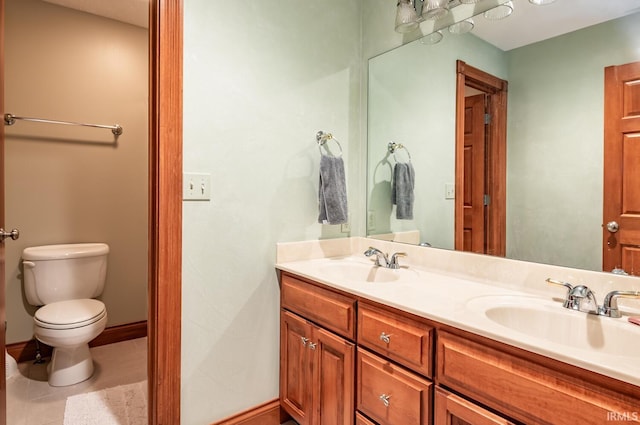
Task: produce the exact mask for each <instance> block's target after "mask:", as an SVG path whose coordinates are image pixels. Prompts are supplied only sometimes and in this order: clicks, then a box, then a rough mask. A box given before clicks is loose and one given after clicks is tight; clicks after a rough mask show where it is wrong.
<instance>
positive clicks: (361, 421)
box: [356, 412, 376, 425]
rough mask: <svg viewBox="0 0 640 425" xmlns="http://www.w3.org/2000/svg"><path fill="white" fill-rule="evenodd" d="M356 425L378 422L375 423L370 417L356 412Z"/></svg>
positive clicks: (371, 424) (370, 424) (369, 424)
mask: <svg viewBox="0 0 640 425" xmlns="http://www.w3.org/2000/svg"><path fill="white" fill-rule="evenodd" d="M356 425H376V424H374V423H373V422H371V421H370V420H369V419H367V418H365V417H364V416H362V415H361V414H360V413H358V412H356Z"/></svg>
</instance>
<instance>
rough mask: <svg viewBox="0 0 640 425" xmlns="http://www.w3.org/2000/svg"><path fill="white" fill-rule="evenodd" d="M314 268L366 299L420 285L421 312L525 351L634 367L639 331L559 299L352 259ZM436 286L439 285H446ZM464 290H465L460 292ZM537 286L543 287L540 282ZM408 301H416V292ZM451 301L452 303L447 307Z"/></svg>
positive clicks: (321, 263)
mask: <svg viewBox="0 0 640 425" xmlns="http://www.w3.org/2000/svg"><path fill="white" fill-rule="evenodd" d="M315 268H316V273H317V276H315V277H318V276H321V277H322V278H323V279H325V280H326V281H328V282H340V283H341V284H342V285H346V286H347V287H349V285H351V286H352V287H353V288H355V289H356V292H360V293H365V294H366V292H367V288H371V290H372V293H373V294H375V293H381V292H376V291H379V289H380V287H381V285H382V286H388V287H387V288H386V291H384V292H385V293H389V292H390V291H393V292H397V293H399V294H398V297H400V296H401V292H403V291H408V292H407V294H409V293H410V292H411V291H410V288H411V287H412V286H416V285H421V286H422V287H423V288H421V290H422V291H423V293H424V294H425V296H430V297H432V299H433V300H434V308H431V309H429V308H427V307H425V310H429V311H435V310H436V308H435V305H436V304H437V305H438V306H442V305H446V304H450V309H451V310H452V312H451V313H452V314H451V317H455V316H456V315H458V316H462V317H464V320H466V321H468V322H472V323H473V326H474V327H475V328H478V329H484V330H487V329H489V333H490V334H492V335H496V334H500V335H503V336H504V335H507V337H508V339H516V340H518V339H520V340H521V341H523V343H524V344H523V345H525V346H527V347H532V346H537V347H539V348H541V349H542V350H545V349H547V348H549V347H551V348H552V349H553V347H555V349H556V350H557V351H558V352H570V353H573V355H574V356H578V357H580V356H581V355H586V354H588V355H590V356H591V357H593V356H596V357H598V358H607V359H608V360H612V361H614V360H615V358H618V360H617V361H621V362H624V361H629V362H634V363H637V362H638V352H639V351H638V349H639V347H640V327H639V326H633V325H631V324H630V323H628V321H627V318H626V317H625V316H623V317H622V318H619V319H614V318H609V317H603V316H597V315H593V314H586V313H583V312H580V311H573V310H569V309H566V308H563V306H562V300H561V299H559V298H553V297H551V296H547V297H545V296H537V295H532V294H529V293H525V292H522V293H519V292H517V291H513V290H510V289H507V288H499V287H490V289H489V290H488V291H485V292H488V293H483V291H481V290H477V286H478V285H480V286H489V285H486V284H484V283H475V286H474V288H473V290H471V289H470V288H471V286H468V285H474V283H470V282H465V281H464V280H463V279H459V278H458V279H450V278H447V277H443V278H442V279H434V277H433V274H432V273H426V272H423V271H422V270H418V269H415V268H407V267H400V268H398V269H389V268H384V267H379V266H375V265H374V264H373V262H372V261H370V260H368V259H363V258H360V257H357V256H352V257H344V258H340V259H324V260H320V261H317V262H316V266H315ZM436 280H439V281H442V280H444V281H445V285H444V286H443V285H442V284H438V283H437V282H436ZM447 281H449V282H447ZM451 282H453V283H451ZM447 283H448V284H447ZM374 284H376V285H374ZM464 285H467V286H468V287H462V286H464ZM425 286H426V287H425ZM541 286H542V287H543V286H544V283H543V282H541ZM373 288H376V289H373ZM412 290H413V291H415V288H414V289H412ZM447 297H448V298H447ZM408 298H415V292H414V293H413V295H409V296H408ZM438 300H439V301H438ZM451 300H455V302H447V301H451ZM395 304H396V305H397V304H398V302H396V303H395ZM416 305H417V304H416ZM427 313H428V312H427ZM436 319H438V317H436ZM518 334H519V335H521V337H520V338H518V336H517V335H518ZM558 347H560V348H558ZM561 347H565V348H566V350H562V348H561ZM581 352H582V353H581ZM614 363H615V361H614Z"/></svg>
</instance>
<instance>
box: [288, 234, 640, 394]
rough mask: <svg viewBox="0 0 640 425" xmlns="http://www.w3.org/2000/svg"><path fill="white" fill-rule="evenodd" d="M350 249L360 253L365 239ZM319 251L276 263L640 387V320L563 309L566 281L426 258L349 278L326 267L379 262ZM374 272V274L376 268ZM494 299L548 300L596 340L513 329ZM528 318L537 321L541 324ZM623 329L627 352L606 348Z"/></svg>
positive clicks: (553, 309) (548, 304) (547, 305)
mask: <svg viewBox="0 0 640 425" xmlns="http://www.w3.org/2000/svg"><path fill="white" fill-rule="evenodd" d="M366 243H367V244H368V243H369V242H368V241H367V242H366ZM347 250H349V249H347ZM351 250H352V251H356V252H358V250H361V246H356V247H355V249H351ZM325 251H326V250H325ZM338 251H340V250H338ZM336 252H337V251H335V250H332V252H331V254H336ZM361 252H364V250H362V251H361ZM423 252H425V251H423ZM342 253H343V254H344V252H342ZM325 254H326V252H325ZM454 255H455V253H454ZM310 257H314V256H313V255H311V256H310ZM315 257H316V258H311V259H297V260H295V261H291V257H288V256H286V255H279V260H280V259H284V260H286V261H280V262H278V263H277V264H276V267H277V268H278V269H280V270H283V271H287V272H290V273H293V274H296V275H298V276H302V277H306V278H308V279H311V280H314V281H317V282H320V283H323V284H325V285H327V286H329V287H333V288H336V289H340V290H342V291H346V292H349V293H351V294H354V295H357V296H360V297H363V298H366V299H369V300H372V301H376V302H379V303H383V304H386V305H389V306H391V307H395V308H397V309H400V310H403V311H406V312H409V313H413V314H415V315H417V316H420V317H424V318H426V319H430V320H433V321H436V322H440V323H443V324H446V325H450V326H453V327H456V328H459V329H462V330H465V331H469V332H472V333H474V334H477V335H481V336H484V337H487V338H490V339H493V340H496V341H500V342H503V343H506V344H509V345H512V346H515V347H518V348H522V349H525V350H527V351H531V352H534V353H537V354H540V355H543V356H546V357H550V358H553V359H556V360H559V361H562V362H565V363H569V364H572V365H575V366H578V367H582V368H584V369H587V370H590V371H593V372H597V373H600V374H603V375H606V376H609V377H612V378H616V379H619V380H621V381H624V382H628V383H631V384H634V385H637V386H640V326H636V325H632V324H631V323H629V322H628V321H627V318H626V317H622V318H620V319H612V318H607V317H600V316H595V315H588V314H586V313H582V312H574V311H570V310H567V309H564V308H563V307H562V300H561V299H562V298H563V297H562V295H563V294H564V292H563V290H562V289H563V288H559V289H560V291H558V290H557V289H556V288H553V287H551V288H545V285H541V290H540V291H535V292H534V291H529V290H527V287H526V285H524V286H523V285H514V288H513V289H511V288H509V287H507V286H505V285H504V284H501V283H497V284H492V283H491V282H489V281H488V280H487V279H486V278H483V279H478V278H477V277H474V276H473V275H470V276H468V277H461V275H460V274H459V273H449V272H446V271H442V270H430V269H428V268H424V267H421V266H420V265H412V264H410V263H409V262H408V261H405V263H406V264H408V267H406V268H402V269H401V270H398V271H392V270H389V269H380V271H382V272H384V273H397V275H398V278H397V280H394V281H390V282H386V281H379V282H367V281H364V280H362V279H359V280H355V279H354V280H349V278H348V277H347V278H345V277H340V276H339V273H327V271H328V270H329V271H331V268H332V267H333V266H335V265H337V264H343V263H353V265H354V266H355V267H359V268H363V267H368V266H373V263H372V261H371V260H370V259H369V258H367V257H365V256H364V255H362V254H357V253H356V254H354V253H348V254H347V255H334V256H329V257H324V258H317V257H318V256H317V255H316V256H315ZM403 260H404V259H403ZM505 261H509V260H505ZM347 267H349V266H347ZM372 270H373V271H372V273H377V272H376V271H375V269H372ZM372 276H373V277H375V275H374V274H372ZM545 291H546V292H545ZM493 297H496V298H493ZM494 299H495V300H496V302H497V303H498V304H499V303H500V302H501V300H502V301H504V300H509V302H511V303H513V302H517V303H521V305H522V307H523V309H526V308H527V306H529V305H531V304H532V303H534V304H536V305H543V307H544V308H546V309H548V311H549V312H552V313H553V317H554V318H558V317H559V318H560V319H558V321H559V322H562V321H563V320H564V318H569V319H571V320H570V321H567V324H569V323H571V326H573V327H575V328H580V327H584V328H585V330H586V328H587V327H589V328H590V330H591V331H592V330H593V329H594V327H595V328H596V329H597V330H598V331H599V332H598V333H597V335H598V338H597V341H586V340H585V344H587V347H585V346H584V344H583V347H582V348H579V347H576V346H573V345H572V344H571V343H570V342H569V341H564V342H563V343H560V342H557V341H556V342H553V341H550V340H548V339H547V338H544V337H543V336H540V335H544V334H545V332H546V331H545V330H544V329H539V331H540V332H537V334H538V336H532V335H530V334H529V333H526V332H521V331H518V330H514V329H512V327H509V326H503V325H501V324H499V323H496V322H495V321H493V320H491V319H490V318H489V317H487V315H486V314H485V313H484V308H486V306H487V303H491V302H492V301H493V300H494ZM514 300H515V301H514ZM599 301H601V299H600V300H599ZM518 305H519V304H518ZM556 308H557V311H556ZM570 316H573V317H570ZM554 320H555V319H554ZM527 325H528V324H527ZM530 325H531V326H532V327H535V326H536V325H538V324H536V323H531V324H530ZM557 326H558V327H562V326H563V324H562V323H558V324H557ZM600 327H601V329H600ZM572 330H573V328H572ZM618 332H622V333H621V334H620V335H624V342H625V347H630V349H628V350H627V349H626V348H625V349H624V350H622V352H621V350H620V349H617V350H613V351H608V350H609V348H612V347H611V345H610V344H611V341H612V340H613V339H612V338H610V336H611V335H613V334H616V333H618ZM614 336H615V335H614ZM618 340H620V339H618ZM591 343H593V344H594V347H593V348H589V344H591ZM607 344H609V346H607ZM633 348H636V349H633ZM611 352H615V354H611Z"/></svg>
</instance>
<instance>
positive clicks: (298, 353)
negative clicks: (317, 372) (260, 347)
mask: <svg viewBox="0 0 640 425" xmlns="http://www.w3.org/2000/svg"><path fill="white" fill-rule="evenodd" d="M312 333H313V331H312V326H311V325H310V324H309V323H308V322H306V321H305V320H303V319H302V318H300V317H298V316H296V315H294V314H292V313H289V312H287V311H282V312H281V313H280V402H281V403H282V404H283V407H284V408H285V410H286V411H287V413H289V414H290V415H291V416H292V417H293V418H294V419H295V420H296V421H297V422H298V423H299V424H300V425H309V424H311V415H312V412H311V403H312V374H311V364H310V361H311V358H312V356H311V354H310V351H311V350H309V348H308V347H309V342H310V341H311V338H312Z"/></svg>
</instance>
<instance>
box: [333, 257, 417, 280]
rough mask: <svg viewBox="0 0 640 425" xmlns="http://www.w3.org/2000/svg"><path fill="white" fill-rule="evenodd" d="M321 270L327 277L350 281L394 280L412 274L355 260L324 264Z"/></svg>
mask: <svg viewBox="0 0 640 425" xmlns="http://www.w3.org/2000/svg"><path fill="white" fill-rule="evenodd" d="M321 272H322V273H323V274H325V275H326V276H327V277H328V278H331V279H336V280H348V281H352V282H395V281H399V280H401V279H403V278H406V277H408V276H412V275H414V273H412V272H411V271H410V270H408V269H403V268H400V269H395V270H394V269H387V268H384V267H377V266H374V265H373V264H367V263H360V262H356V261H343V262H335V263H332V264H325V265H323V266H322V267H321Z"/></svg>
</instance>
